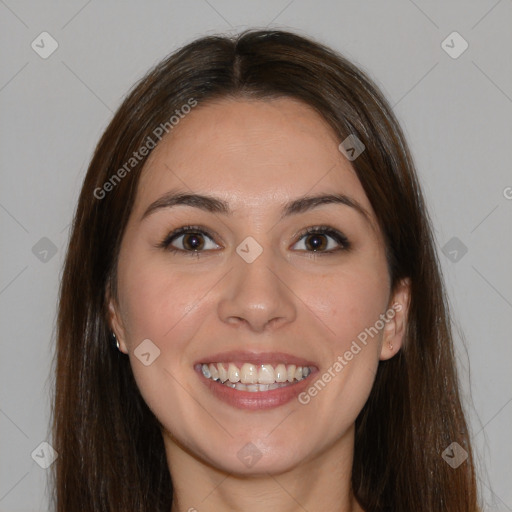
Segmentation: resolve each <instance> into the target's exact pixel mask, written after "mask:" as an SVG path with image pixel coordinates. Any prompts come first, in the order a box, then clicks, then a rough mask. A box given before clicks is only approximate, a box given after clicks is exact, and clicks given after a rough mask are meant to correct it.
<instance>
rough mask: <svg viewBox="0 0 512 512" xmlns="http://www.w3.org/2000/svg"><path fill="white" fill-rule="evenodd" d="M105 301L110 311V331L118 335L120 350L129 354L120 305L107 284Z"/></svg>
mask: <svg viewBox="0 0 512 512" xmlns="http://www.w3.org/2000/svg"><path fill="white" fill-rule="evenodd" d="M105 290H106V291H105V301H106V304H107V310H108V313H107V315H108V324H109V327H110V330H111V331H112V332H113V333H114V334H115V335H116V338H117V341H119V350H120V351H121V352H124V353H125V354H128V349H127V347H126V335H125V328H124V325H123V321H122V318H121V313H120V310H119V304H118V302H117V300H116V299H115V297H114V296H113V294H112V291H111V286H110V283H108V284H107V286H106V289H105Z"/></svg>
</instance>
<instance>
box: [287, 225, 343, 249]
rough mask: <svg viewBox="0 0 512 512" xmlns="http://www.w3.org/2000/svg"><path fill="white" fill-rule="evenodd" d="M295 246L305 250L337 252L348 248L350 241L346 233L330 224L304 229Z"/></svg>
mask: <svg viewBox="0 0 512 512" xmlns="http://www.w3.org/2000/svg"><path fill="white" fill-rule="evenodd" d="M293 248H294V249H296V250H299V251H305V252H318V253H325V254H330V253H335V252H338V251H344V250H348V249H349V248H350V243H349V241H348V239H347V237H346V236H345V235H343V234H342V233H340V232H339V231H338V230H336V229H334V228H330V227H328V226H315V227H312V228H309V229H307V230H306V231H304V232H303V233H302V234H301V235H300V238H299V241H298V242H296V243H295V244H294V245H293Z"/></svg>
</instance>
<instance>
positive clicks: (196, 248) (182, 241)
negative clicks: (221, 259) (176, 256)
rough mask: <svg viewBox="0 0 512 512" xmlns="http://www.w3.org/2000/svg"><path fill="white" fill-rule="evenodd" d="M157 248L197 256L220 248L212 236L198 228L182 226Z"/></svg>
mask: <svg viewBox="0 0 512 512" xmlns="http://www.w3.org/2000/svg"><path fill="white" fill-rule="evenodd" d="M158 247H160V248H162V249H165V250H168V251H171V252H182V253H189V254H193V255H197V256H198V255H199V253H201V252H207V251H210V250H213V249H219V248H220V246H219V245H217V244H216V243H215V242H214V241H213V237H212V235H209V234H208V233H207V232H206V231H204V230H202V229H200V228H199V227H198V226H184V227H181V228H178V229H176V230H174V231H173V232H172V233H170V234H169V235H167V236H166V237H165V239H164V240H162V241H161V242H160V243H159V244H158Z"/></svg>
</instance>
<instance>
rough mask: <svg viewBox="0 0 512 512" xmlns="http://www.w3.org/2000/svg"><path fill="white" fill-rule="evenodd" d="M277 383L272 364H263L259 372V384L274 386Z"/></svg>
mask: <svg viewBox="0 0 512 512" xmlns="http://www.w3.org/2000/svg"><path fill="white" fill-rule="evenodd" d="M275 381H276V379H275V373H274V368H272V366H271V365H270V364H262V365H261V367H260V371H259V372H258V382H259V383H260V384H274V382H275Z"/></svg>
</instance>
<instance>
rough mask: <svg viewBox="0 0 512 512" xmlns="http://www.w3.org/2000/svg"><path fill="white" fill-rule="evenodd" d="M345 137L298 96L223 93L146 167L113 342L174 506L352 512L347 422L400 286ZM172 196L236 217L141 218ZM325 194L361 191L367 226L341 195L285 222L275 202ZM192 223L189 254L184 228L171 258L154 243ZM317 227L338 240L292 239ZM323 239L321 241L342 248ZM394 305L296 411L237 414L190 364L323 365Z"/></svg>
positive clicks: (404, 298) (188, 210) (397, 328)
mask: <svg viewBox="0 0 512 512" xmlns="http://www.w3.org/2000/svg"><path fill="white" fill-rule="evenodd" d="M340 142H341V141H339V140H337V137H336V136H335V135H334V133H333V132H332V130H331V129H330V127H329V126H328V125H327V124H326V122H325V121H324V120H323V119H322V118H321V117H320V116H319V115H318V114H317V113H316V112H315V111H314V110H312V109H311V108H310V107H309V106H307V105H304V104H302V103H301V102H298V101H295V100H292V99H288V98H281V99H274V100H265V101H262V100H257V101H256V100H253V101H250V100H241V99H237V100H234V99H229V100H228V99H224V100H220V101H217V102H213V103H212V102H209V103H207V104H204V105H199V106H197V107H196V108H195V109H194V110H193V111H192V112H191V113H190V114H188V115H187V116H186V117H185V118H184V119H183V120H181V121H180V123H179V125H178V126H177V127H175V128H174V130H173V131H172V132H171V133H170V134H169V135H168V136H167V137H166V138H164V139H163V140H162V142H161V143H160V144H159V145H158V146H157V148H156V149H155V150H154V151H153V153H152V154H151V156H150V158H149V160H148V161H147V163H146V165H145V168H144V170H143V173H142V176H141V180H140V182H139V186H138V190H137V195H136V200H135V204H134V208H133V211H132V214H131V217H130V219H129V222H128V225H127V228H126V231H125V234H124V237H123V240H122V244H121V251H120V258H119V265H118V283H117V286H118V296H117V297H116V298H113V297H110V296H107V299H108V301H109V305H110V323H111V326H112V329H113V330H114V332H115V333H116V336H117V338H118V340H119V342H120V348H121V350H122V351H123V352H124V353H126V354H128V356H129V358H130V362H131V366H132V368H133V373H134V376H135V379H136V382H137V385H138V386H139V388H140V390H141V393H142V395H143V397H144V399H145V400H146V402H147V404H148V405H149V407H150V408H151V410H152V411H153V412H154V414H155V415H156V417H157V418H158V420H159V421H160V423H161V425H162V434H163V438H164V443H165V448H166V455H167V459H168V464H169V469H170V472H171V475H172V479H173V484H174V488H175V499H174V503H173V509H172V511H173V512H176V511H178V510H180V511H187V510H190V509H192V510H194V509H196V510H198V511H200V512H203V511H221V510H222V511H224V510H239V511H242V510H243V511H246V512H247V511H249V512H250V511H262V510H265V511H267V510H280V511H283V512H286V511H295V510H303V508H302V507H304V509H306V510H308V511H316V510H322V511H338V512H339V511H343V512H348V511H361V510H363V509H362V508H361V507H360V505H359V504H358V503H357V501H356V500H355V498H354V497H353V494H352V491H351V488H350V478H351V467H352V460H353V448H354V422H355V419H356V417H357V415H358V413H359V412H360V411H361V409H362V407H363V406H364V404H365V402H366V400H367V398H368V395H369V393H370V390H371V388H372V385H373V382H374V376H375V372H376V369H377V365H378V363H379V360H384V359H388V358H391V357H393V356H394V355H396V353H397V352H398V351H399V350H400V347H401V344H402V338H403V334H404V330H405V323H406V318H407V306H408V302H409V285H410V283H409V282H408V281H407V280H405V281H403V282H401V283H400V285H399V286H397V287H396V289H395V290H391V286H390V280H389V275H388V271H387V265H386V259H385V254H384V243H383V238H382V234H381V232H380V231H379V229H378V228H377V223H376V218H375V213H374V212H373V210H372V207H371V205H370V203H369V201H368V198H367V197H366V195H365V193H364V190H363V188H362V186H361V184H360V182H359V180H358V178H357V176H356V174H355V172H354V170H353V168H352V166H351V163H350V161H348V160H347V159H346V158H345V156H344V155H343V154H342V153H341V152H340V151H339V150H338V145H339V143H340ZM171 190H179V191H181V192H184V193H198V194H207V195H211V196H215V197H218V198H220V199H222V200H224V201H226V202H227V203H229V206H230V208H231V210H232V214H231V215H225V214H220V213H212V212H206V211H203V210H200V209H198V208H195V207H192V206H184V205H179V206H174V207H172V208H161V209H158V210H155V211H154V212H153V213H151V214H149V215H147V216H146V217H145V218H143V219H142V220H141V217H142V216H143V214H144V212H145V211H146V209H147V208H148V206H149V205H150V204H152V203H153V202H154V201H156V200H157V199H159V198H160V197H161V196H162V195H164V194H165V193H166V192H169V191H171ZM333 193H343V194H345V195H347V196H349V197H350V198H352V199H353V200H355V201H357V202H358V203H359V204H360V205H361V206H362V207H363V208H364V209H365V210H366V212H367V213H368V216H369V220H366V219H365V217H364V216H363V215H361V214H360V213H359V212H358V211H356V209H354V208H352V207H350V206H346V205H342V204H324V205H321V206H318V207H316V208H314V209H311V210H309V211H305V212H302V213H298V214H294V215H290V216H288V217H286V218H284V219H281V208H282V205H283V204H284V203H286V202H288V201H291V200H294V199H296V198H299V197H302V196H305V195H309V196H310V195H316V194H333ZM188 224H190V225H200V226H204V227H205V228H208V229H209V230H211V231H212V232H213V233H215V236H214V237H212V239H210V238H209V237H208V236H207V235H205V237H204V239H203V240H204V242H205V244H206V245H205V246H204V249H203V252H201V253H200V254H199V257H198V256H197V253H196V254H195V255H192V256H191V255H190V253H189V254H187V253H185V252H184V250H183V249H184V247H185V246H184V245H183V242H184V239H183V237H181V238H178V239H176V240H175V241H174V242H173V245H174V246H175V247H176V248H179V249H182V252H178V253H172V252H170V251H169V250H166V249H164V248H157V247H156V246H157V245H158V244H159V243H160V242H161V241H162V240H163V239H164V238H165V237H166V236H167V235H168V233H170V232H171V231H172V230H173V229H176V228H179V227H181V226H185V225H188ZM325 224H327V225H328V226H330V227H332V228H334V229H337V230H339V231H341V232H342V233H343V234H344V235H345V236H346V237H347V238H348V240H349V242H350V244H351V246H350V248H349V249H348V250H340V251H338V252H332V253H329V254H322V252H321V251H317V252H314V251H313V250H312V248H311V245H307V244H306V241H307V240H310V241H311V237H309V238H308V237H307V236H306V237H304V236H302V237H301V236H300V234H301V231H302V230H303V229H305V228H308V227H311V226H317V225H325ZM248 236H251V237H253V238H254V239H255V240H256V241H257V242H258V243H259V245H260V246H261V247H262V248H263V252H262V254H261V255H260V256H259V257H258V258H257V259H256V260H255V261H254V262H252V263H250V264H249V263H247V262H246V261H244V260H243V259H242V258H241V257H240V256H239V255H238V254H237V252H236V247H237V246H238V245H239V244H240V243H241V242H242V240H244V239H245V238H246V237H248ZM324 237H325V238H322V237H321V238H320V240H321V241H323V242H325V243H328V244H329V245H328V247H327V249H329V250H330V249H331V248H339V247H340V246H339V244H338V243H337V242H336V241H335V240H334V239H332V238H330V237H328V236H326V235H324ZM313 238H314V237H313ZM189 241H190V240H189ZM187 247H190V246H187ZM323 250H325V249H323ZM394 303H398V304H400V305H401V311H398V312H396V314H395V316H394V317H393V318H392V319H390V320H389V321H388V322H387V323H386V324H385V327H384V328H383V329H381V330H379V333H378V335H377V336H374V337H373V338H370V340H369V342H368V344H367V345H366V346H363V347H362V350H361V351H360V352H359V353H358V354H357V355H355V356H354V357H353V359H352V360H351V361H350V362H348V364H347V365H346V366H345V367H344V368H343V370H342V371H341V372H339V373H337V374H336V376H335V377H334V378H332V380H331V381H330V382H329V383H328V384H327V385H326V386H325V388H324V389H322V391H321V392H319V393H318V394H317V396H315V397H313V398H311V400H310V402H309V403H308V404H307V405H302V404H300V403H299V402H298V401H297V400H292V401H291V402H289V403H287V404H285V405H283V406H280V407H277V408H273V409H267V410H257V411H247V410H241V409H238V408H235V407H233V406H231V405H228V404H226V403H224V402H222V401H220V400H219V399H217V398H216V397H214V396H213V395H212V394H211V393H210V392H209V391H208V390H207V389H206V387H205V386H204V384H203V383H202V382H201V381H200V379H199V377H198V375H197V374H196V372H195V370H194V368H193V363H194V362H195V361H197V360H198V359H201V358H204V357H205V356H207V355H210V354H214V353H216V352H221V351H222V352H223V351H229V350H236V349H244V350H252V351H256V352H262V351H263V352H265V351H267V352H268V351H280V352H287V353H290V354H293V355H296V356H300V357H304V358H306V359H308V360H312V361H315V362H316V365H317V366H318V368H319V372H320V373H319V375H321V374H322V373H323V372H325V371H327V369H328V368H329V367H332V365H333V363H334V362H335V361H336V360H337V357H338V356H340V355H343V354H344V353H345V352H346V351H347V350H348V349H349V348H350V346H351V343H352V341H353V340H355V339H357V336H358V334H359V333H361V332H362V331H364V329H365V328H367V327H370V326H373V325H375V323H376V321H377V320H378V319H379V315H381V314H384V313H385V312H386V311H388V310H389V309H390V308H391V307H392V304H394ZM145 339H150V340H151V341H152V343H154V344H155V345H156V346H157V347H158V348H159V350H160V355H159V357H158V358H156V359H155V360H154V362H153V363H152V364H150V365H149V366H145V365H143V364H141V362H140V361H139V360H138V358H137V357H136V356H135V355H134V350H135V349H136V347H137V346H138V345H139V344H140V343H141V341H142V340H145ZM249 442H250V443H253V444H254V445H255V446H256V447H257V449H258V450H259V452H260V453H261V458H260V459H259V460H258V462H257V463H256V464H254V465H253V466H252V467H250V468H249V467H246V465H244V464H243V463H242V462H241V460H239V458H238V457H237V452H238V451H239V450H240V449H241V448H242V447H244V446H245V445H246V444H247V443H249Z"/></svg>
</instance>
